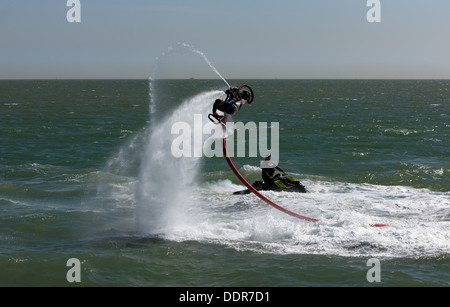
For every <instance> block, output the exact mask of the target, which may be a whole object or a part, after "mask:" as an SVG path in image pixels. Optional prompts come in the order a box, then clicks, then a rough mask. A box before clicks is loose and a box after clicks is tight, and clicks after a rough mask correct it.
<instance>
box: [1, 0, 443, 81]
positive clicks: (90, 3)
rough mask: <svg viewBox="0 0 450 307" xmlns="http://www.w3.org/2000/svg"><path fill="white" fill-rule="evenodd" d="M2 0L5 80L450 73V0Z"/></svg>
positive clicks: (430, 75)
mask: <svg viewBox="0 0 450 307" xmlns="http://www.w3.org/2000/svg"><path fill="white" fill-rule="evenodd" d="M66 2H67V1H66V0H59V1H55V0H1V2H0V78H2V79H8V78H148V77H149V76H151V75H152V72H153V70H154V66H155V61H156V58H157V57H159V58H160V61H159V74H160V75H159V76H158V77H168V78H189V77H194V78H217V76H216V75H215V74H214V72H212V70H211V69H210V68H209V66H208V65H207V64H206V63H205V61H204V60H203V59H202V58H201V57H200V56H199V55H198V54H195V53H192V52H189V51H188V50H186V51H181V52H177V53H173V54H169V55H166V56H163V57H161V54H162V52H165V51H166V50H167V49H168V47H169V46H172V45H174V44H176V43H179V42H181V43H187V44H190V45H193V46H195V47H196V48H197V49H199V50H200V51H202V52H203V53H205V54H206V56H207V57H208V59H209V60H210V61H211V62H212V64H213V65H214V66H215V67H216V68H217V69H218V71H219V72H220V73H221V74H222V75H223V76H224V77H225V78H226V79H232V78H446V79H448V78H450V37H449V32H450V1H449V0H380V3H381V22H380V23H369V22H368V21H367V19H366V14H367V12H368V10H369V9H370V8H369V7H367V6H366V3H367V0H277V1H273V0H270V1H269V0H239V1H237V0H228V1H216V0H80V2H81V22H80V23H69V22H68V21H67V19H66V13H67V11H68V10H69V7H67V6H66Z"/></svg>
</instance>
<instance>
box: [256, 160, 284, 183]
mask: <svg viewBox="0 0 450 307" xmlns="http://www.w3.org/2000/svg"><path fill="white" fill-rule="evenodd" d="M270 158H271V155H268V156H267V157H266V161H270ZM275 169H277V170H278V171H280V172H281V173H283V175H284V176H286V175H287V173H286V172H285V171H283V170H282V169H281V168H280V167H279V166H275V165H274V167H267V168H262V170H261V175H262V178H263V181H264V189H269V188H270V187H271V186H273V185H274V180H273V176H274V174H275Z"/></svg>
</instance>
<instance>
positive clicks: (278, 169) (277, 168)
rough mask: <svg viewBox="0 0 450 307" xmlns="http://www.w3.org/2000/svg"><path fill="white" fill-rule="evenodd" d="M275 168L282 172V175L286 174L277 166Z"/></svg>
mask: <svg viewBox="0 0 450 307" xmlns="http://www.w3.org/2000/svg"><path fill="white" fill-rule="evenodd" d="M275 168H276V169H277V170H279V171H280V172H282V173H283V174H287V173H286V172H285V171H283V170H282V169H281V168H280V167H279V166H275Z"/></svg>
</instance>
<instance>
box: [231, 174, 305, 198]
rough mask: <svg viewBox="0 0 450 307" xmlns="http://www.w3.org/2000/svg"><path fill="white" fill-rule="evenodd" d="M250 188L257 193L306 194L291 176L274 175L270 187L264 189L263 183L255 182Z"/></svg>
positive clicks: (242, 192)
mask: <svg viewBox="0 0 450 307" xmlns="http://www.w3.org/2000/svg"><path fill="white" fill-rule="evenodd" d="M252 186H253V187H254V188H255V189H256V190H258V191H277V192H281V191H285V192H297V193H306V188H305V186H304V185H303V184H301V183H300V181H298V180H297V179H295V178H294V177H291V176H281V175H280V174H276V175H275V176H274V182H273V184H272V185H271V186H269V187H265V186H264V182H263V181H261V180H256V181H255V182H254V183H253V184H252ZM249 193H251V191H250V190H249V189H246V190H242V191H236V192H234V193H233V194H236V195H238V194H249Z"/></svg>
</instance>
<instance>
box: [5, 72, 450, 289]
mask: <svg viewBox="0 0 450 307" xmlns="http://www.w3.org/2000/svg"><path fill="white" fill-rule="evenodd" d="M226 81H227V83H228V84H226V82H224V80H222V79H220V78H216V79H208V80H202V79H183V80H181V79H173V80H172V79H158V78H149V79H145V80H1V81H0V286H3V287H149V288H156V289H158V288H160V287H163V288H180V289H181V290H180V291H184V290H183V289H186V288H184V287H193V288H199V289H201V288H202V287H214V288H221V287H232V288H233V289H239V288H241V287H250V288H242V289H253V287H254V288H255V289H258V288H262V289H265V290H264V291H269V292H270V290H267V289H271V288H272V287H273V288H285V287H286V288H298V287H448V286H450V81H449V80H268V79H263V80H255V79H250V80H226ZM242 84H247V85H249V86H250V87H251V88H252V89H253V91H254V96H255V98H254V101H253V102H252V103H251V104H246V105H244V106H243V107H242V108H241V110H240V111H239V112H238V113H237V114H235V115H233V116H231V117H230V118H229V120H228V123H227V127H228V128H227V130H226V134H225V136H226V138H227V145H228V146H230V147H229V148H228V151H229V152H230V157H231V160H232V162H233V163H234V165H235V166H236V168H237V170H238V171H239V173H240V174H241V175H242V176H243V177H244V178H245V180H247V181H248V182H249V183H253V182H254V181H256V180H261V168H260V165H261V164H260V162H261V160H263V159H264V154H265V151H264V150H265V149H267V150H269V149H270V150H277V152H278V153H279V162H278V165H279V166H280V167H281V168H282V169H283V170H284V171H285V172H287V173H288V174H289V175H290V176H292V177H295V178H297V179H298V180H299V181H300V182H301V183H302V184H303V185H305V187H306V189H307V193H295V192H284V191H283V192H274V191H264V192H262V194H263V195H264V196H265V197H267V198H268V199H270V200H272V201H273V202H275V203H276V204H278V205H279V206H281V207H283V208H286V209H288V210H290V211H292V212H296V213H298V214H301V215H304V216H308V217H312V218H314V219H318V221H315V222H314V221H309V220H303V219H299V218H296V217H294V216H290V215H288V214H286V213H284V212H282V211H280V210H277V208H275V207H273V206H271V205H269V204H268V203H266V202H264V201H263V200H261V199H260V198H258V197H257V196H256V195H254V194H245V195H234V194H233V192H235V191H240V190H243V189H245V186H244V185H243V184H242V183H241V181H240V180H239V179H238V178H237V177H236V176H235V174H234V173H233V171H232V170H231V169H230V167H229V165H228V164H227V161H226V160H225V158H224V156H223V154H222V147H221V146H222V142H221V138H222V136H223V134H222V133H223V130H222V125H220V124H219V125H215V124H213V123H212V122H210V120H209V119H208V114H209V113H210V112H211V108H212V104H213V102H214V100H215V99H217V98H224V97H225V94H224V91H225V90H226V89H227V88H228V85H230V86H236V87H238V86H240V85H242ZM230 123H234V128H233V129H229V127H231V126H229V124H230ZM254 127H256V131H255V128H254ZM265 127H268V128H267V129H266V130H269V131H266V132H267V133H266V134H264V133H262V132H264V131H263V130H265V129H264V128H265ZM247 128H248V129H247ZM252 129H253V130H252ZM242 130H244V131H242ZM242 132H243V133H242ZM255 132H256V133H255ZM271 132H277V133H278V136H277V135H276V134H272V133H271ZM239 135H240V137H238V136H239ZM254 142H256V143H254ZM264 142H265V143H264ZM251 144H257V146H256V150H255V146H253V148H251ZM260 144H265V146H262V145H261V146H260ZM230 148H231V149H230ZM252 149H253V150H252ZM377 224H378V225H379V224H386V225H383V226H384V227H374V225H377ZM265 293H266V292H263V294H264V295H265ZM155 295H157V293H155ZM267 295H268V294H267ZM177 298H178V297H177ZM224 298H225V297H224ZM241 298H242V297H241ZM265 298H266V297H265Z"/></svg>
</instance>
